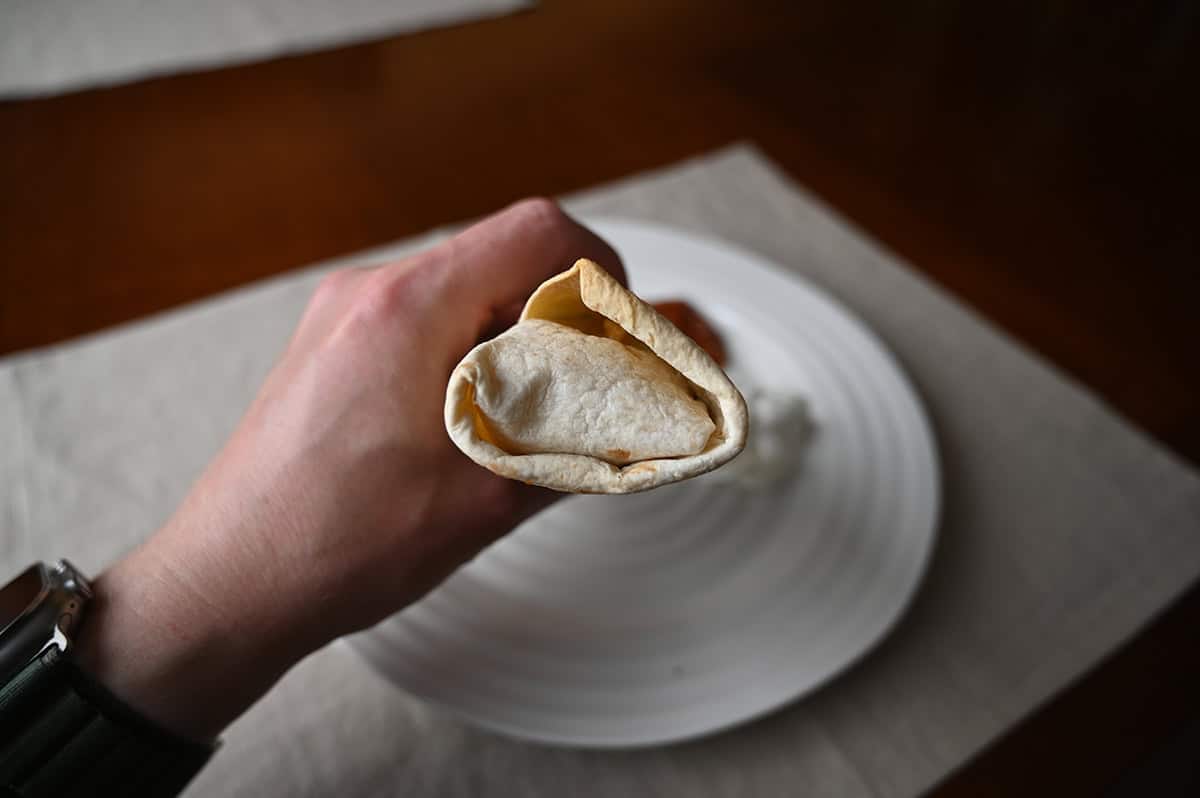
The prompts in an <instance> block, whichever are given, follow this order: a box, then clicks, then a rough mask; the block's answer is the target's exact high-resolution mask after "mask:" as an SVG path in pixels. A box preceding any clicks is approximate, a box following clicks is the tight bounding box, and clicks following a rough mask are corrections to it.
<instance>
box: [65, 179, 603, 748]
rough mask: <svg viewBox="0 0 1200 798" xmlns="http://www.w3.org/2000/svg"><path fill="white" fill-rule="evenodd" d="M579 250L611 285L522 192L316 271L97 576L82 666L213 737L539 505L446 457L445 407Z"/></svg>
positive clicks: (597, 247)
mask: <svg viewBox="0 0 1200 798" xmlns="http://www.w3.org/2000/svg"><path fill="white" fill-rule="evenodd" d="M578 257H588V258H591V259H593V260H596V261H597V262H599V263H600V264H602V265H604V266H605V267H607V268H609V269H610V270H613V271H614V272H615V273H616V274H617V275H618V277H621V278H622V279H623V273H622V272H621V266H620V262H619V259H618V258H617V256H616V253H615V252H613V250H612V249H611V248H610V247H609V246H608V245H607V244H605V243H604V242H603V241H601V240H600V239H599V238H597V237H596V236H595V235H593V234H592V233H590V232H589V231H587V230H585V229H584V228H583V227H581V226H579V225H578V224H576V223H575V222H573V221H572V220H570V219H569V218H568V217H566V216H565V215H564V214H563V213H562V212H561V211H560V210H558V208H557V206H555V205H554V204H553V203H550V202H548V201H545V200H528V201H525V202H522V203H519V204H517V205H514V206H512V207H511V208H509V209H507V210H506V211H504V212H502V213H499V214H497V215H495V216H492V217H490V218H489V219H487V220H485V221H483V222H481V223H479V224H478V225H476V226H474V227H472V228H470V229H469V230H467V231H465V232H464V233H462V234H460V235H458V236H456V237H454V238H452V239H450V240H449V241H447V242H445V243H443V244H441V245H439V246H437V247H434V248H433V249H431V250H428V251H426V252H423V253H420V254H418V255H415V256H413V257H411V258H408V259H405V260H403V261H401V262H398V263H393V264H388V265H385V266H381V267H379V268H375V269H347V270H342V271H338V272H334V273H332V274H330V275H329V276H327V277H326V278H325V279H324V280H323V281H322V282H321V285H320V286H319V288H318V289H317V291H316V293H315V294H314V296H313V298H312V299H311V301H310V303H309V306H308V308H307V310H306V311H305V313H304V316H303V318H302V319H301V321H300V324H299V326H298V327H297V329H296V332H295V334H294V336H293V338H292V340H291V341H290V343H289V344H288V347H287V349H286V351H285V352H284V354H283V356H282V358H281V359H280V361H279V363H278V364H277V365H276V367H275V368H274V369H273V370H272V372H271V374H270V375H269V377H268V378H267V380H266V382H265V384H264V385H263V387H262V389H261V391H260V393H259V395H258V397H257V398H256V399H255V401H254V403H253V404H252V405H251V407H250V409H249V410H248V412H247V413H246V415H245V417H244V418H243V420H242V422H241V424H240V425H239V427H238V428H237V431H236V432H235V433H234V435H233V437H232V438H231V440H230V441H229V443H228V444H227V445H226V447H225V448H224V449H223V450H222V452H221V453H220V455H219V456H218V457H217V458H216V459H215V460H214V462H213V463H212V464H211V466H210V467H209V468H208V469H207V470H206V471H205V473H204V474H203V476H202V477H201V478H200V480H199V481H198V482H197V484H196V485H195V487H194V488H193V490H192V491H191V493H190V494H189V495H188V497H187V499H186V500H185V501H184V503H183V505H182V506H181V507H180V509H179V511H178V512H177V513H176V515H175V516H174V517H173V518H172V519H171V520H170V522H169V523H168V524H167V525H166V526H165V527H164V529H162V530H161V531H160V532H159V533H157V534H156V535H155V536H153V537H152V538H151V539H150V540H149V541H147V543H146V544H144V545H143V546H142V547H140V548H139V549H138V550H137V551H135V552H134V553H132V554H131V555H130V556H129V557H127V558H126V559H124V560H122V561H121V562H120V563H118V564H117V565H115V566H114V567H113V568H112V569H111V570H110V571H109V572H106V574H104V576H103V577H102V578H101V579H100V580H99V582H98V594H99V595H100V596H101V602H100V603H99V605H98V607H97V612H96V613H94V615H95V616H98V617H92V618H91V619H90V620H89V622H88V626H87V627H86V629H85V634H84V635H83V636H82V651H83V653H82V658H83V659H84V661H85V664H86V665H87V666H89V667H91V668H92V669H93V670H94V671H95V672H96V674H97V676H99V677H100V678H101V679H102V680H104V681H107V682H108V683H109V684H110V687H112V688H113V689H114V690H115V691H116V692H117V693H118V694H119V695H122V696H123V697H125V698H126V700H127V701H130V702H131V703H133V704H134V705H135V706H137V707H139V708H141V709H142V710H143V711H144V712H146V713H147V714H148V715H150V716H151V717H152V718H155V719H157V720H159V721H160V722H162V723H164V724H165V725H167V726H168V727H171V728H174V729H176V730H178V731H181V732H183V733H185V734H189V735H191V736H196V737H204V736H210V735H213V734H216V733H217V732H219V730H220V729H221V728H223V727H224V725H226V724H227V723H228V722H229V721H230V720H232V719H233V718H234V717H236V716H237V714H240V712H241V711H243V710H244V709H245V708H246V707H247V706H248V705H249V704H250V703H252V702H253V701H254V700H256V699H257V697H258V696H259V695H260V694H261V693H262V692H263V691H265V690H266V689H267V687H269V686H270V684H271V683H273V682H274V680H275V679H276V678H278V676H279V675H280V674H281V673H282V672H283V671H285V670H286V669H287V668H288V667H290V665H291V664H293V663H294V662H295V661H296V660H298V659H299V658H301V657H303V656H304V655H305V654H306V653H308V652H309V651H311V650H313V649H315V648H317V647H319V646H320V645H322V644H324V643H325V642H328V641H329V640H331V639H333V638H335V637H337V636H339V635H342V634H345V633H347V632H350V631H354V630H356V629H360V628H363V627H365V626H369V625H371V624H373V623H375V622H376V621H378V620H381V619H382V618H384V617H385V616H387V615H388V614H390V613H392V612H395V611H396V610H398V609H400V608H401V607H403V606H405V605H406V604H409V603H411V602H413V601H415V600H416V599H418V598H420V597H421V596H422V595H423V594H424V593H425V592H427V591H428V590H429V589H431V588H432V587H434V586H435V585H437V584H438V583H440V582H441V581H442V580H443V579H445V578H446V577H447V576H448V575H449V574H450V573H451V572H452V571H453V570H454V569H455V568H457V567H458V566H459V565H461V564H462V563H463V562H465V561H466V560H468V559H469V558H471V557H472V556H474V555H475V554H476V553H478V552H479V551H480V550H481V549H482V548H483V547H485V546H487V545H488V544H489V543H491V542H492V541H494V540H495V539H497V538H498V537H500V536H501V535H503V534H505V533H506V532H508V531H510V530H511V529H512V528H513V527H515V526H516V525H517V524H518V523H519V522H520V521H521V520H523V519H524V518H526V517H527V516H528V515H529V514H531V513H532V512H534V511H536V510H537V509H538V508H540V507H541V506H544V505H545V504H546V503H548V502H549V501H550V500H551V499H552V496H553V494H550V493H549V492H548V491H544V490H541V489H537V488H533V487H530V486H526V485H522V484H520V483H517V482H513V481H510V480H506V479H502V478H500V477H497V476H495V475H493V474H492V473H490V472H488V471H487V470H485V469H483V468H480V467H479V466H477V465H475V464H474V463H472V462H471V461H470V460H469V459H467V457H466V456H465V455H463V454H462V453H461V452H459V451H458V449H457V448H456V447H454V445H453V444H452V443H451V442H450V440H449V438H448V436H447V435H446V432H445V429H444V426H443V424H442V406H443V402H444V392H445V386H446V380H447V377H448V375H449V373H450V371H451V370H452V369H453V367H454V365H455V363H457V362H458V360H459V359H460V358H461V357H462V356H463V355H464V354H465V353H466V352H467V351H468V350H469V349H470V348H471V346H473V345H474V344H475V343H476V341H477V340H479V339H480V338H481V337H487V336H488V335H490V334H494V333H495V332H498V331H500V330H502V329H503V328H504V327H506V326H508V325H509V324H511V323H513V322H514V321H515V320H516V316H517V314H518V313H519V311H520V307H521V305H522V303H523V301H524V299H525V298H526V297H527V296H528V295H529V293H530V292H531V291H532V290H533V289H534V288H535V287H536V286H537V285H538V284H539V283H541V282H542V281H543V280H544V279H546V278H548V277H550V276H551V275H553V274H555V273H557V272H559V271H561V270H562V269H563V268H565V267H567V266H569V265H570V264H571V263H572V262H573V261H574V259H575V258H578ZM184 684H187V689H186V691H185V692H186V693H187V694H186V695H181V694H180V691H181V689H182V686H183V685H184Z"/></svg>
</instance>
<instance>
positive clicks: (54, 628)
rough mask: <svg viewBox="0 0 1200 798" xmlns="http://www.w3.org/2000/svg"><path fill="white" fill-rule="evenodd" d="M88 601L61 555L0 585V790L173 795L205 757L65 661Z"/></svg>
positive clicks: (83, 581) (85, 587)
mask: <svg viewBox="0 0 1200 798" xmlns="http://www.w3.org/2000/svg"><path fill="white" fill-rule="evenodd" d="M101 598H102V597H101ZM92 599H93V592H92V587H91V585H90V584H89V583H88V580H87V578H86V577H84V575H83V574H82V573H81V572H80V571H79V570H78V569H77V568H75V567H74V566H73V565H71V564H70V563H69V562H67V561H66V560H59V561H58V562H57V563H55V564H54V565H52V566H47V565H45V564H43V563H35V564H34V565H31V566H29V567H28V568H26V569H25V571H23V572H22V573H21V574H20V575H19V576H17V577H16V578H15V579H13V580H12V581H11V582H9V583H8V584H7V585H5V586H4V588H2V589H0V796H6V797H7V796H23V797H28V798H32V797H33V796H81V795H104V796H109V795H112V796H118V795H138V796H166V795H175V794H177V793H178V792H180V791H181V790H182V789H183V788H184V786H186V785H187V783H188V782H189V781H190V780H191V778H192V776H194V775H195V774H196V772H197V771H198V770H199V769H200V768H201V767H202V766H203V765H204V763H205V762H207V761H208V758H209V757H210V756H211V755H212V751H213V746H211V745H207V744H204V743H198V742H195V741H192V740H187V739H185V738H182V737H180V736H178V735H176V734H174V733H172V732H170V731H167V730H166V729H162V728H160V727H158V726H157V725H156V724H154V723H153V722H151V721H149V720H147V719H146V718H143V717H141V716H140V715H139V714H138V713H137V712H136V710H134V709H132V708H130V707H129V706H127V705H126V704H125V703H124V702H122V701H121V700H120V699H119V698H117V697H116V696H114V695H113V694H112V693H110V692H109V691H108V690H107V689H106V688H105V687H104V686H103V685H101V684H100V683H99V682H97V681H95V680H94V679H92V678H91V677H90V676H89V675H88V674H87V673H86V672H85V671H84V670H83V669H81V668H79V667H78V666H77V665H76V664H75V662H74V661H73V658H72V656H71V655H72V652H73V648H74V646H73V643H72V641H73V639H74V637H75V635H76V634H77V632H78V631H79V629H80V627H81V625H82V622H83V619H84V614H85V611H86V610H87V607H88V604H89V603H91V601H92Z"/></svg>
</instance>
